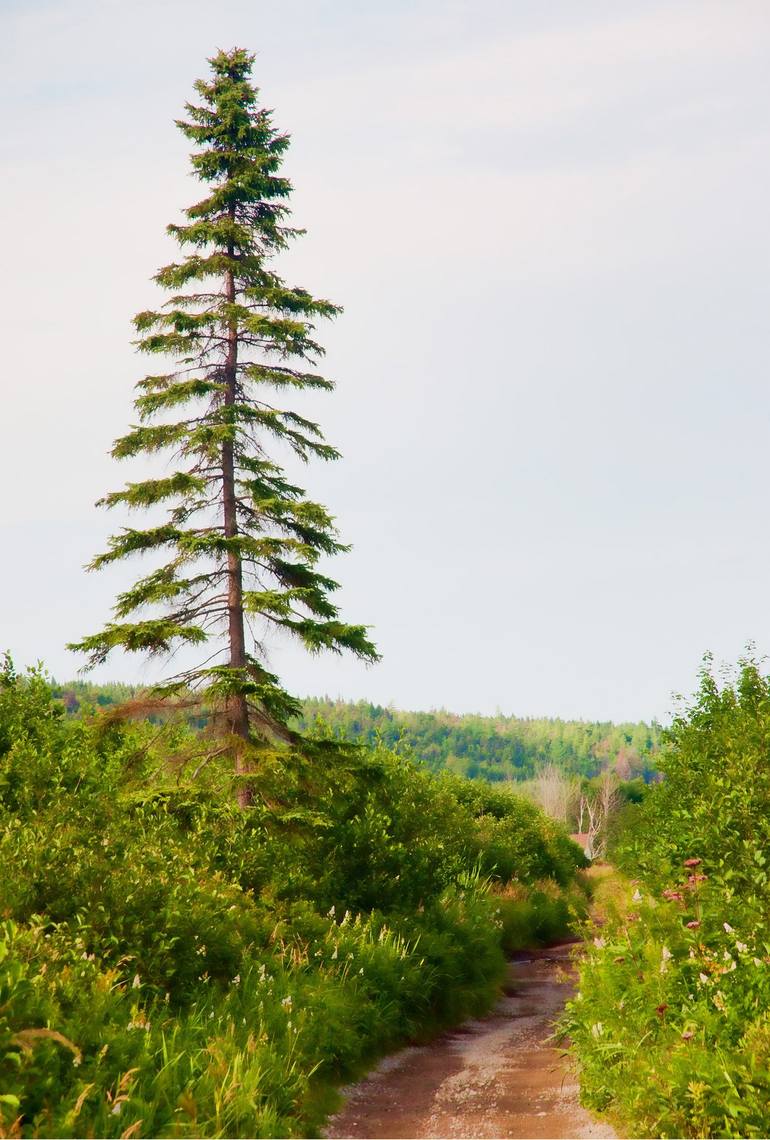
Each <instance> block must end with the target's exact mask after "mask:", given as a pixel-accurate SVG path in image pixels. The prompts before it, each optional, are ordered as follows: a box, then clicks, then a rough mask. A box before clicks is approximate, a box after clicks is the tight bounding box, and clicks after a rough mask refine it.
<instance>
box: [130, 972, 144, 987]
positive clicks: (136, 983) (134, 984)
mask: <svg viewBox="0 0 770 1140" xmlns="http://www.w3.org/2000/svg"><path fill="white" fill-rule="evenodd" d="M141 984H142V979H141V978H140V977H139V975H138V974H134V980H133V982H132V983H131V989H132V990H138V989H139V987H140V986H141Z"/></svg>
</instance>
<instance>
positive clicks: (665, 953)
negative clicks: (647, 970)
mask: <svg viewBox="0 0 770 1140" xmlns="http://www.w3.org/2000/svg"><path fill="white" fill-rule="evenodd" d="M660 956H661V958H662V959H663V961H664V962H668V961H670V960H671V959H672V958H673V957H674V955H673V954H672V953H671V951H670V950H669V948H668V946H663V947H662V948H661V951H660Z"/></svg>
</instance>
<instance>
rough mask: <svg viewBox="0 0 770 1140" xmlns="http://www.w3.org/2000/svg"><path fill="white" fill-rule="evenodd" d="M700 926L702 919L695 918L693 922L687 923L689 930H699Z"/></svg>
mask: <svg viewBox="0 0 770 1140" xmlns="http://www.w3.org/2000/svg"><path fill="white" fill-rule="evenodd" d="M699 926H700V919H697V918H694V919H693V920H692V922H688V923H687V929H688V930H697V929H698V927H699Z"/></svg>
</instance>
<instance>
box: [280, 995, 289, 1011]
mask: <svg viewBox="0 0 770 1140" xmlns="http://www.w3.org/2000/svg"><path fill="white" fill-rule="evenodd" d="M281 1005H282V1006H283V1007H284V1009H291V994H287V995H286V997H285V998H281Z"/></svg>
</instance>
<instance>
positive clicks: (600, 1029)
mask: <svg viewBox="0 0 770 1140" xmlns="http://www.w3.org/2000/svg"><path fill="white" fill-rule="evenodd" d="M602 1033H604V1025H603V1024H602V1022H601V1021H597V1022H596V1023H595V1025H592V1026H591V1036H592V1037H601V1035H602Z"/></svg>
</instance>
